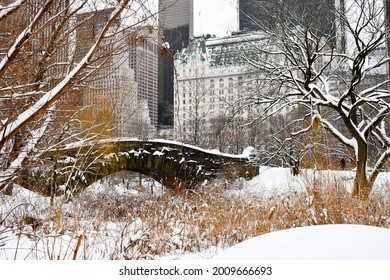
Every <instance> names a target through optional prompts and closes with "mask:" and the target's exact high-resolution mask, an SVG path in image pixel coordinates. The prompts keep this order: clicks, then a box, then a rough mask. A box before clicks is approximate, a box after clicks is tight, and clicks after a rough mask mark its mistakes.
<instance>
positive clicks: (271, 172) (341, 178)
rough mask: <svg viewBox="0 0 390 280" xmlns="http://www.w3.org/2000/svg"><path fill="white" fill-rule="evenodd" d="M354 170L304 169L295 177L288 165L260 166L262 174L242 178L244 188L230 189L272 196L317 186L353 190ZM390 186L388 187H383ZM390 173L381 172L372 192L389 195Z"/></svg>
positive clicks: (243, 192)
mask: <svg viewBox="0 0 390 280" xmlns="http://www.w3.org/2000/svg"><path fill="white" fill-rule="evenodd" d="M354 176H355V173H354V171H352V170H343V171H335V170H316V171H313V170H312V169H302V170H301V172H300V174H299V175H298V176H293V175H292V173H291V171H290V169H289V168H283V167H268V166H261V167H260V170H259V175H258V176H256V177H254V178H253V179H251V180H249V181H243V183H242V184H241V187H240V188H238V189H234V190H232V191H231V193H232V194H235V195H263V196H265V197H270V196H273V195H280V194H283V193H285V192H288V191H297V192H300V191H307V189H308V188H310V187H312V186H313V185H314V182H317V183H319V185H325V186H327V185H329V183H331V184H334V185H335V186H339V187H343V188H345V189H346V190H347V191H349V192H352V188H353V180H354ZM384 186H388V188H384ZM389 190H390V172H382V173H380V174H379V176H378V178H377V180H376V184H375V187H374V190H373V192H380V193H382V194H384V193H387V194H389Z"/></svg>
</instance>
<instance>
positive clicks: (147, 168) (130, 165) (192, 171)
mask: <svg viewBox="0 0 390 280" xmlns="http://www.w3.org/2000/svg"><path fill="white" fill-rule="evenodd" d="M44 158H45V160H46V162H51V163H52V165H53V166H54V169H56V172H55V176H53V178H52V180H51V183H50V186H53V185H56V186H61V185H62V186H66V187H68V188H76V187H80V186H81V187H85V186H88V185H90V184H91V183H93V182H95V181H97V180H99V179H101V178H103V177H105V176H107V175H110V174H113V173H116V172H118V171H121V170H129V171H135V172H139V173H142V174H145V175H147V176H149V177H152V178H153V179H155V180H157V181H159V182H161V183H162V184H164V185H165V186H167V187H170V188H192V187H194V186H196V185H198V184H199V183H202V182H203V181H204V180H205V179H209V180H210V179H213V178H215V177H217V176H218V175H221V174H222V173H223V176H225V177H226V176H231V177H244V178H247V179H249V178H252V177H254V176H256V175H258V170H259V168H258V166H257V165H256V164H254V163H253V162H252V161H251V160H250V159H249V158H248V157H246V156H244V155H229V154H223V153H219V152H216V151H209V150H204V149H202V148H199V147H195V146H191V145H186V144H183V143H180V142H175V141H166V140H150V141H141V140H136V139H113V140H111V141H101V142H98V143H90V144H86V143H79V144H72V145H68V146H66V147H63V148H62V149H58V150H56V151H50V152H47V153H46V154H44Z"/></svg>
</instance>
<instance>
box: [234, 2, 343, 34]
mask: <svg viewBox="0 0 390 280" xmlns="http://www.w3.org/2000/svg"><path fill="white" fill-rule="evenodd" d="M342 1H343V0H239V26H240V30H241V31H254V30H259V29H260V28H259V26H260V25H264V24H265V25H274V24H276V22H275V21H276V18H278V17H279V16H283V17H285V19H286V17H287V16H290V17H293V18H290V19H288V20H291V22H294V21H304V20H310V21H312V20H314V21H317V22H319V23H321V25H320V26H321V29H322V31H321V32H332V28H333V23H334V21H335V14H334V7H335V2H342Z"/></svg>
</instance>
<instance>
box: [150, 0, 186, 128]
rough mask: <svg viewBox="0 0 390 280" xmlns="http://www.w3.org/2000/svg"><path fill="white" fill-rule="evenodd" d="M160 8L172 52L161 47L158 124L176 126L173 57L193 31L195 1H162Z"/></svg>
mask: <svg viewBox="0 0 390 280" xmlns="http://www.w3.org/2000/svg"><path fill="white" fill-rule="evenodd" d="M159 10H160V11H161V12H160V15H159V25H160V28H161V30H162V35H163V39H162V40H163V42H168V43H169V45H170V49H169V51H168V50H166V49H162V51H161V53H160V57H159V65H158V68H159V69H158V124H159V126H160V127H166V126H173V95H174V88H173V87H174V81H173V79H174V65H173V56H174V55H175V53H176V51H178V50H180V49H182V48H183V46H184V47H185V46H187V45H188V43H189V39H190V36H191V35H192V34H193V0H160V1H159Z"/></svg>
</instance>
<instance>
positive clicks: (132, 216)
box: [95, 184, 390, 259]
mask: <svg viewBox="0 0 390 280" xmlns="http://www.w3.org/2000/svg"><path fill="white" fill-rule="evenodd" d="M229 193H230V192H229V190H228V189H227V187H226V185H225V184H220V185H216V186H213V187H208V188H206V189H202V190H200V189H199V190H197V191H193V190H192V191H186V192H183V193H181V194H172V193H166V194H165V195H163V196H154V197H149V198H147V199H140V198H137V199H129V200H125V201H123V200H121V201H117V199H115V198H111V199H113V200H114V201H115V202H111V203H107V202H108V200H107V198H106V199H105V200H104V201H105V202H104V203H105V208H102V207H101V208H100V212H99V213H98V215H97V216H95V218H97V217H99V218H98V219H102V218H103V217H104V219H109V220H111V221H121V222H123V224H124V225H123V226H122V228H121V236H120V237H119V240H120V241H118V242H117V244H116V246H117V247H118V248H117V250H116V251H115V253H112V254H111V258H118V257H119V258H122V257H124V258H126V259H139V258H141V259H143V258H146V259H150V258H155V257H158V256H164V255H166V254H172V255H180V254H184V253H189V252H199V251H202V250H204V249H205V248H210V247H212V246H219V247H223V248H226V247H228V246H231V245H234V244H236V243H239V242H241V241H244V240H246V239H248V238H251V237H253V236H257V235H260V234H264V233H268V232H270V231H275V230H282V229H288V228H293V227H301V226H309V225H320V224H364V225H373V226H379V227H390V205H389V204H388V203H387V202H386V201H385V199H384V198H383V197H379V196H378V197H374V196H373V197H371V198H370V199H369V200H367V201H360V200H357V199H355V198H353V197H351V195H350V194H349V193H347V192H346V191H345V190H344V189H343V188H342V187H340V186H334V185H329V186H326V187H322V188H321V189H320V190H316V191H311V192H310V194H309V193H298V192H287V193H284V194H279V195H275V196H273V197H271V198H264V197H262V196H233V195H230V194H229ZM102 203H103V202H102ZM118 205H121V207H119V208H118ZM111 206H112V207H111ZM118 209H120V210H119V211H118ZM108 213H109V214H108ZM95 214H96V213H95ZM95 223H96V222H95ZM98 224H103V220H100V223H98ZM129 236H131V237H130V238H129Z"/></svg>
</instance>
